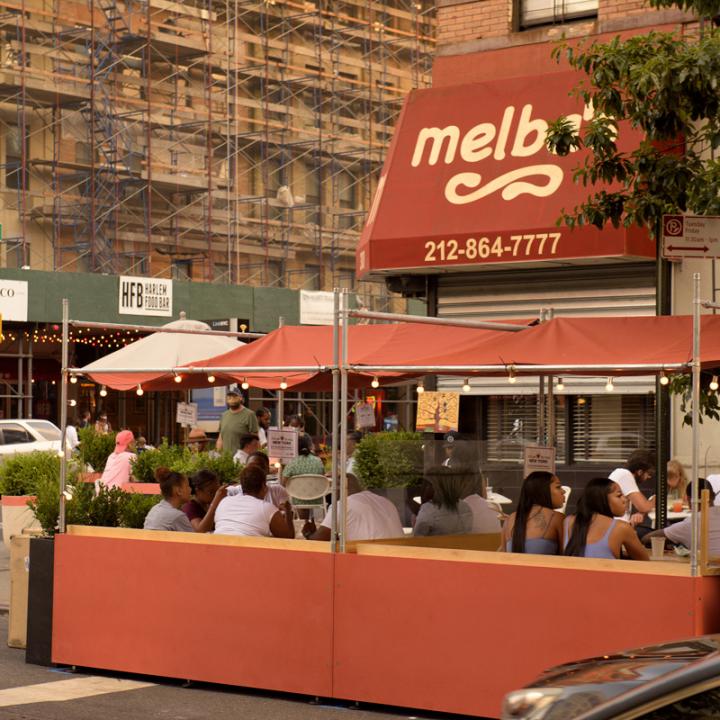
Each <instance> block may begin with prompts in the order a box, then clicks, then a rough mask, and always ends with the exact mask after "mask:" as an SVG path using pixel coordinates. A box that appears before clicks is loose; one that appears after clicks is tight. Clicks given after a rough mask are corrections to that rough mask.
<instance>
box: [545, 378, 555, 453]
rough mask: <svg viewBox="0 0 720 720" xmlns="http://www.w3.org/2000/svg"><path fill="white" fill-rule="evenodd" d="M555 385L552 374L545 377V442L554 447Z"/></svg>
mask: <svg viewBox="0 0 720 720" xmlns="http://www.w3.org/2000/svg"><path fill="white" fill-rule="evenodd" d="M555 434H556V433H555V385H554V378H553V376H552V375H548V379H547V444H548V445H549V446H550V447H555Z"/></svg>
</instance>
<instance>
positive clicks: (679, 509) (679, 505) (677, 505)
mask: <svg viewBox="0 0 720 720" xmlns="http://www.w3.org/2000/svg"><path fill="white" fill-rule="evenodd" d="M682 509H683V504H682V500H676V501H675V502H674V503H673V504H672V511H673V512H678V513H679V512H682Z"/></svg>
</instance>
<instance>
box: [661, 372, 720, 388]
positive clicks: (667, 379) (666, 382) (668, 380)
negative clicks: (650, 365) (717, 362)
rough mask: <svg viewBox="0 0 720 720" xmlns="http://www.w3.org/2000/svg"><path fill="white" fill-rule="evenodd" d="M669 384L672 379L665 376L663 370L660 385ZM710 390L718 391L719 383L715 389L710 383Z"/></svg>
mask: <svg viewBox="0 0 720 720" xmlns="http://www.w3.org/2000/svg"><path fill="white" fill-rule="evenodd" d="M716 379H717V378H716ZM669 382H670V378H669V377H668V376H667V375H666V374H665V371H664V370H663V372H662V375H660V384H661V385H667V384H668V383H669ZM710 389H711V390H717V389H718V386H717V382H716V383H715V387H713V386H712V383H710Z"/></svg>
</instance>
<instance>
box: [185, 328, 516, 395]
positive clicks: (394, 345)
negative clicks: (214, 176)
mask: <svg viewBox="0 0 720 720" xmlns="http://www.w3.org/2000/svg"><path fill="white" fill-rule="evenodd" d="M522 332H527V331H526V330H524V331H522ZM511 334H513V335H514V334H522V333H511V332H508V331H504V330H484V329H479V328H464V327H453V326H443V325H422V324H417V323H393V324H388V325H352V326H350V327H349V328H348V363H349V364H350V365H353V366H358V365H430V364H434V363H436V362H438V361H440V360H443V359H444V358H445V357H448V356H451V357H452V358H462V359H463V361H464V362H465V363H466V364H467V363H469V362H473V363H477V362H483V363H486V362H487V363H501V359H500V355H499V354H498V352H497V351H495V350H493V348H494V347H499V346H500V345H501V344H502V342H504V341H505V340H507V337H508V336H509V335H511ZM332 339H333V328H332V327H330V326H320V327H315V326H285V327H282V328H279V329H278V330H274V331H273V332H271V333H269V334H268V335H266V336H265V337H264V338H262V339H260V340H256V341H255V342H253V343H250V344H248V345H245V346H243V347H240V348H237V349H236V350H233V351H231V352H228V353H224V354H223V355H217V356H215V357H212V358H208V359H207V360H202V361H199V362H194V363H191V364H190V365H191V366H192V367H217V368H222V367H248V368H252V367H263V366H264V367H280V366H283V365H296V366H309V365H315V366H318V367H321V366H326V367H329V366H331V365H333V363H334V357H333V346H332ZM444 364H447V363H444ZM216 375H217V373H216ZM375 375H377V373H365V374H363V373H353V374H351V375H350V377H349V382H350V384H351V386H354V387H363V386H367V385H369V384H370V381H371V380H372V378H373V377H375ZM409 376H410V375H406V374H403V373H383V374H379V375H378V378H379V379H380V380H381V382H385V383H387V382H393V381H397V380H399V379H401V378H403V377H409ZM218 377H220V376H219V375H218ZM222 377H232V378H233V380H234V381H235V382H242V381H243V380H244V379H247V381H248V382H249V383H250V384H251V385H252V386H254V387H260V388H265V389H275V388H277V387H279V385H280V382H281V381H282V380H283V379H285V381H286V382H287V384H288V388H292V389H294V390H306V391H313V390H315V391H321V390H329V389H330V388H331V385H332V378H331V375H330V373H329V372H324V373H322V372H317V373H302V372H298V373H293V372H286V373H265V372H262V371H257V372H253V371H252V370H248V371H247V372H240V373H233V372H223V373H222Z"/></svg>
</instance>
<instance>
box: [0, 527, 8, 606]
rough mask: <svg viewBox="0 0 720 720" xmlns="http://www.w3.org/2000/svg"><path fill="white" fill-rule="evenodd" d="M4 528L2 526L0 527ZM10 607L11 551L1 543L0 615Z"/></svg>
mask: <svg viewBox="0 0 720 720" xmlns="http://www.w3.org/2000/svg"><path fill="white" fill-rule="evenodd" d="M0 527H2V526H0ZM9 606H10V550H9V549H8V548H6V547H5V543H3V542H1V541H0V615H7V612H8V607H9Z"/></svg>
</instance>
